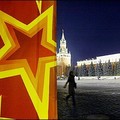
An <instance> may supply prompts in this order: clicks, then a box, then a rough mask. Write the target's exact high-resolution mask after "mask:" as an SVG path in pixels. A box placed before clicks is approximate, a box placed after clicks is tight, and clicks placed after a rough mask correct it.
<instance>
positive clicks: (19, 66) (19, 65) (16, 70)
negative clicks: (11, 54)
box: [0, 56, 56, 119]
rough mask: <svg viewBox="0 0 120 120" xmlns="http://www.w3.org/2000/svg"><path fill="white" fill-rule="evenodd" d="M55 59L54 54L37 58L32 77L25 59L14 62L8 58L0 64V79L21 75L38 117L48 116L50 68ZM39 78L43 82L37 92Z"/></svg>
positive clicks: (53, 64)
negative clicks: (35, 70) (34, 72)
mask: <svg viewBox="0 0 120 120" xmlns="http://www.w3.org/2000/svg"><path fill="white" fill-rule="evenodd" d="M55 60H56V57H55V56H50V57H44V58H39V61H38V67H37V68H38V69H37V73H36V77H34V75H33V73H32V71H31V69H30V67H29V65H28V62H27V60H26V59H23V60H15V61H14V63H13V60H10V61H7V62H6V64H4V65H0V79H2V78H7V77H12V76H17V75H20V76H21V78H22V80H23V83H24V85H25V87H26V89H27V91H28V94H29V96H30V98H31V100H32V102H33V105H34V107H35V109H36V112H37V114H38V116H39V118H40V119H47V118H48V105H49V97H48V96H49V82H50V80H49V79H50V78H49V77H50V68H51V67H54V66H56V62H55ZM41 69H44V71H42V74H43V76H41V74H39V73H40V70H41ZM39 80H40V82H41V83H42V82H43V81H42V80H44V84H40V85H43V91H39V93H37V92H36V88H37V86H35V85H37V84H38V81H39ZM31 81H32V82H31ZM41 93H42V94H43V95H42V99H40V95H41Z"/></svg>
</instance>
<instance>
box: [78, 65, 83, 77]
mask: <svg viewBox="0 0 120 120" xmlns="http://www.w3.org/2000/svg"><path fill="white" fill-rule="evenodd" d="M79 76H83V65H81V66H80V67H79Z"/></svg>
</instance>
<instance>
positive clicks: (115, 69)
mask: <svg viewBox="0 0 120 120" xmlns="http://www.w3.org/2000/svg"><path fill="white" fill-rule="evenodd" d="M113 75H117V62H115V63H114V64H113Z"/></svg>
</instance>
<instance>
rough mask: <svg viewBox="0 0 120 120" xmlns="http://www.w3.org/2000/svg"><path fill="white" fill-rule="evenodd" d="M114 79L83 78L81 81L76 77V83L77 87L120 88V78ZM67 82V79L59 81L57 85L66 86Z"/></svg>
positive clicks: (112, 77)
mask: <svg viewBox="0 0 120 120" xmlns="http://www.w3.org/2000/svg"><path fill="white" fill-rule="evenodd" d="M114 77H115V76H111V77H101V78H100V79H99V80H98V79H97V77H81V78H80V80H78V78H77V77H75V82H76V83H77V86H96V87H97V86H99V87H100V86H103V87H113V88H114V87H120V76H117V77H116V79H114ZM66 81H67V79H65V80H57V84H58V85H62V86H64V84H65V82H66Z"/></svg>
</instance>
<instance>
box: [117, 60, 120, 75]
mask: <svg viewBox="0 0 120 120" xmlns="http://www.w3.org/2000/svg"><path fill="white" fill-rule="evenodd" d="M117 75H120V59H119V61H118V63H117Z"/></svg>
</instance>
